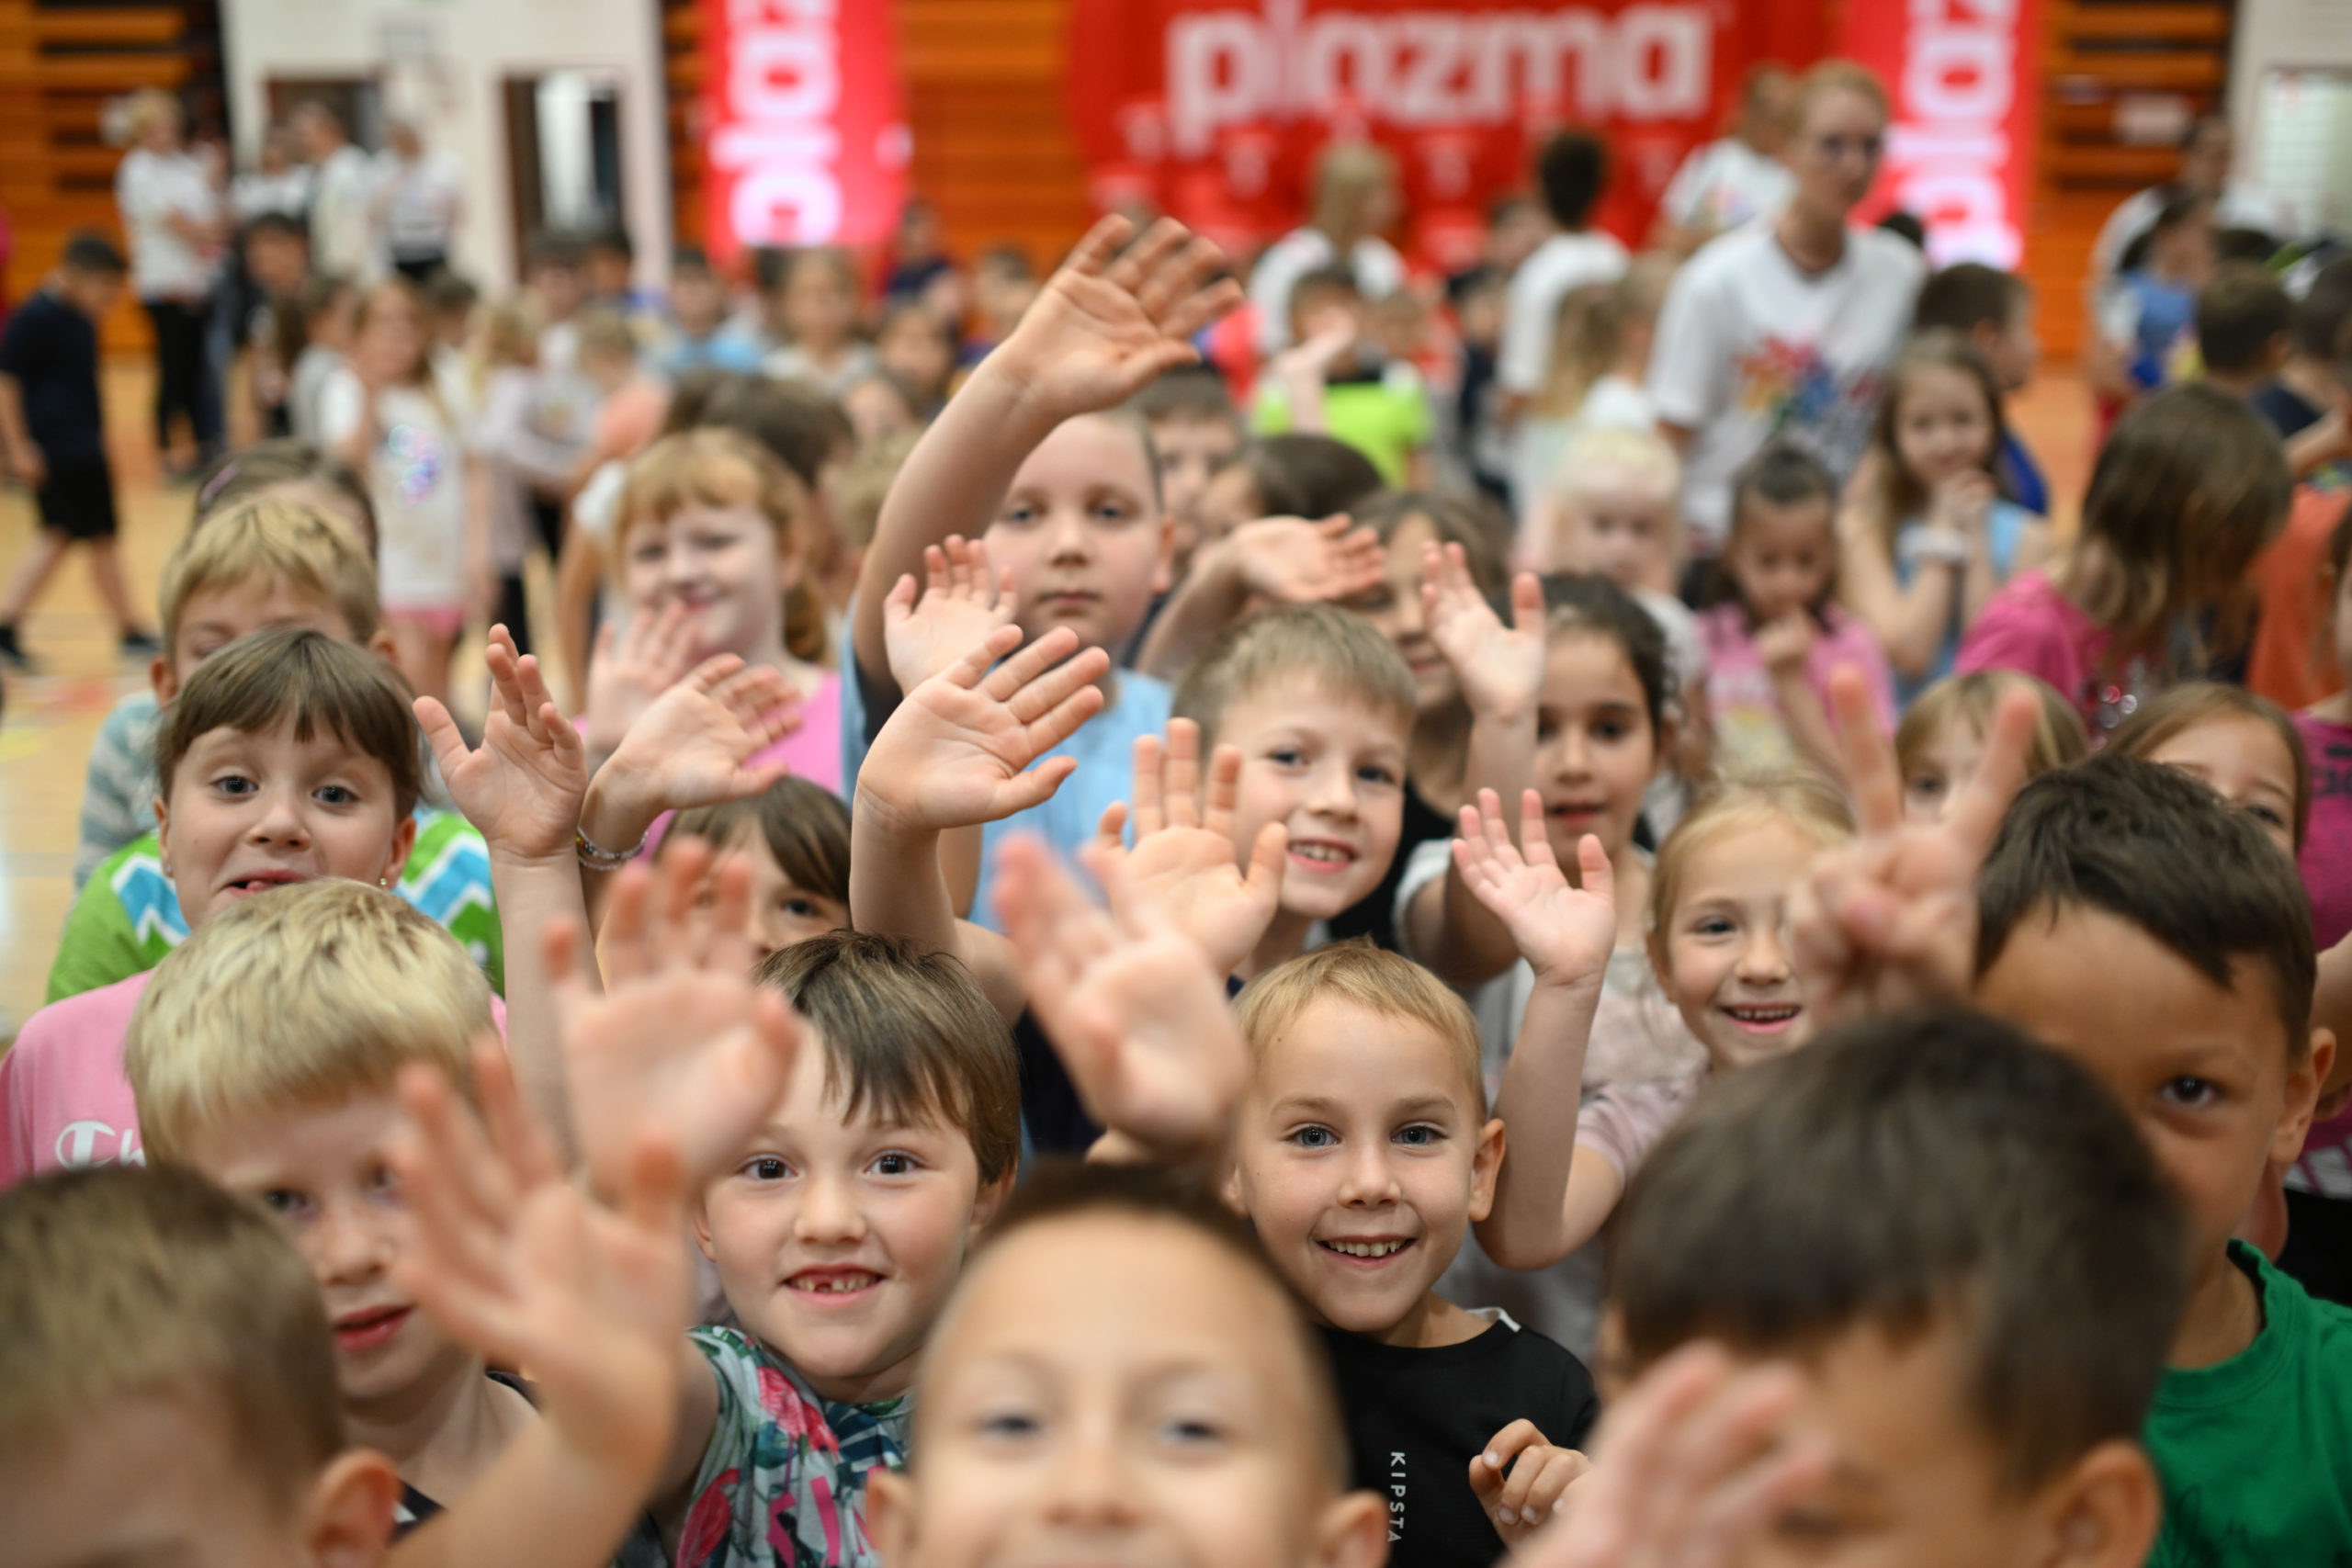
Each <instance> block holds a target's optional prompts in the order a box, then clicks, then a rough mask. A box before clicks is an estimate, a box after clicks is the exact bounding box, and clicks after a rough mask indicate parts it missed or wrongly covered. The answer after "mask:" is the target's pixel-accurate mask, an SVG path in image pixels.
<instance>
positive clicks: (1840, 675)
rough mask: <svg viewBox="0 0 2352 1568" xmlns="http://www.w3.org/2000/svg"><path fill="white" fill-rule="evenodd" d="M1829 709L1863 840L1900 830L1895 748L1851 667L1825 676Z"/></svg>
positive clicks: (1900, 789)
mask: <svg viewBox="0 0 2352 1568" xmlns="http://www.w3.org/2000/svg"><path fill="white" fill-rule="evenodd" d="M1829 706H1830V711H1831V712H1832V713H1833V714H1834V715H1835V716H1836V717H1837V720H1838V752H1839V753H1840V755H1842V756H1843V757H1844V759H1845V762H1846V784H1847V787H1848V788H1849V789H1851V790H1852V791H1853V792H1854V815H1855V819H1856V821H1857V823H1858V824H1859V825H1860V828H1861V830H1862V832H1863V833H1864V834H1865V835H1869V834H1876V833H1891V832H1893V831H1894V829H1897V828H1899V827H1901V826H1902V825H1903V781H1902V779H1901V777H1900V776H1899V775H1898V773H1897V770H1896V768H1895V765H1894V741H1892V740H1890V739H1888V738H1887V737H1886V736H1885V735H1884V734H1883V733H1882V732H1881V731H1880V729H1879V727H1878V713H1877V710H1876V709H1874V708H1873V707H1872V706H1871V693H1870V685H1869V683H1868V682H1866V681H1865V680H1864V679H1863V677H1862V672H1861V671H1860V670H1858V669H1856V668H1855V667H1854V666H1853V665H1850V664H1841V665H1839V666H1838V668H1836V669H1835V670H1832V671H1830V672H1829Z"/></svg>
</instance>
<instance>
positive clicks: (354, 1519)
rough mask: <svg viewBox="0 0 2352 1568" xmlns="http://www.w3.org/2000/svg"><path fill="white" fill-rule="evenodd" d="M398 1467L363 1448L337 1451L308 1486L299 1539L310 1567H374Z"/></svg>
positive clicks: (396, 1493)
mask: <svg viewBox="0 0 2352 1568" xmlns="http://www.w3.org/2000/svg"><path fill="white" fill-rule="evenodd" d="M400 1496H401V1478H400V1472H398V1471H395V1470H394V1469H393V1468H392V1461H390V1460H388V1459H386V1458H385V1457H384V1456H383V1455H382V1454H379V1453H377V1452H375V1451H374V1450H369V1449H350V1450H345V1452H343V1453H340V1454H337V1455H336V1456H335V1457H334V1459H333V1460H332V1461H329V1462H328V1464H327V1467H326V1469H325V1470H324V1471H322V1472H320V1475H319V1478H318V1480H317V1481H315V1482H313V1483H311V1495H310V1500H309V1502H308V1504H307V1505H306V1506H305V1507H304V1510H303V1520H302V1544H303V1546H304V1548H305V1549H306V1551H307V1553H308V1556H309V1560H310V1562H311V1564H312V1565H313V1568H375V1565H376V1564H377V1563H379V1562H382V1561H383V1560H384V1552H385V1549H386V1548H387V1547H389V1546H390V1544H391V1540H392V1506H393V1505H394V1504H396V1503H398V1502H399V1501H400Z"/></svg>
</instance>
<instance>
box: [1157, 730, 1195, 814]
mask: <svg viewBox="0 0 2352 1568" xmlns="http://www.w3.org/2000/svg"><path fill="white" fill-rule="evenodd" d="M1165 768H1166V776H1167V781H1168V782H1167V794H1166V797H1165V809H1166V811H1167V813H1168V822H1169V825H1170V827H1174V828H1197V827H1199V826H1200V825H1201V727H1200V726H1199V725H1198V724H1196V723H1194V722H1193V720H1191V719H1189V718H1171V719H1170V720H1169V721H1168V761H1167V762H1166V764H1165Z"/></svg>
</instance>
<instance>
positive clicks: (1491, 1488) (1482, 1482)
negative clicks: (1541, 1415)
mask: <svg viewBox="0 0 2352 1568" xmlns="http://www.w3.org/2000/svg"><path fill="white" fill-rule="evenodd" d="M1505 1467H1509V1469H1510V1474H1508V1475H1506V1474H1504V1473H1503V1472H1504V1469H1505ZM1591 1470H1592V1461H1590V1460H1589V1459H1587V1458H1585V1456H1584V1455H1582V1454H1580V1453H1578V1452H1577V1450H1574V1449H1563V1448H1555V1447H1554V1446H1553V1444H1552V1441H1551V1439H1550V1438H1546V1437H1544V1434H1543V1433H1542V1432H1541V1431H1539V1430H1537V1429H1536V1426H1535V1423H1534V1422H1532V1421H1525V1420H1521V1421H1514V1422H1512V1423H1511V1424H1510V1426H1508V1427H1504V1428H1503V1429H1502V1430H1501V1431H1499V1432H1497V1433H1496V1434H1495V1435H1494V1436H1493V1437H1492V1438H1488V1439H1487V1446H1486V1448H1485V1449H1484V1450H1481V1451H1480V1452H1478V1453H1477V1454H1476V1455H1475V1456H1473V1457H1472V1459H1471V1461H1470V1490H1471V1491H1472V1492H1474V1493H1476V1495H1477V1498H1478V1506H1480V1507H1482V1508H1484V1509H1486V1510H1487V1519H1488V1520H1489V1521H1490V1522H1491V1523H1492V1524H1493V1525H1494V1527H1495V1533H1496V1534H1497V1535H1498V1536H1500V1537H1502V1538H1503V1544H1504V1545H1505V1546H1508V1547H1517V1546H1518V1545H1519V1544H1520V1543H1521V1542H1522V1541H1524V1540H1527V1539H1528V1538H1529V1537H1531V1536H1532V1535H1533V1534H1534V1533H1535V1532H1536V1531H1537V1530H1538V1529H1541V1528H1543V1527H1544V1525H1547V1524H1550V1523H1551V1522H1552V1516H1553V1514H1554V1513H1555V1512H1556V1511H1557V1510H1559V1509H1561V1508H1562V1507H1564V1506H1566V1494H1567V1490H1568V1487H1569V1486H1570V1485H1571V1484H1572V1483H1575V1482H1577V1481H1581V1480H1582V1479H1584V1477H1585V1476H1586V1475H1587V1474H1589V1473H1590V1472H1591Z"/></svg>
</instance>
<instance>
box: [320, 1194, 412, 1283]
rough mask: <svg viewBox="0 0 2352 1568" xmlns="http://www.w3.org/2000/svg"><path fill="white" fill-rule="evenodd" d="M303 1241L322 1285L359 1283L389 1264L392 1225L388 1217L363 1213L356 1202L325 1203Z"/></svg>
mask: <svg viewBox="0 0 2352 1568" xmlns="http://www.w3.org/2000/svg"><path fill="white" fill-rule="evenodd" d="M302 1242H303V1248H302V1249H303V1250H304V1251H305V1252H307V1253H309V1254H310V1256H311V1267H312V1268H313V1269H316V1270H317V1271H318V1273H319V1277H320V1280H321V1282H322V1283H324V1284H331V1285H352V1284H358V1283H361V1282H363V1281H365V1280H372V1279H374V1278H375V1277H376V1276H377V1275H379V1274H380V1273H382V1272H383V1271H384V1270H385V1269H388V1268H390V1266H391V1260H392V1228H391V1225H390V1224H389V1222H388V1219H387V1217H386V1216H384V1215H382V1214H378V1213H366V1212H363V1210H362V1209H361V1208H360V1206H359V1205H356V1204H345V1203H334V1202H330V1203H327V1204H326V1205H324V1207H323V1210H322V1213H320V1215H319V1217H318V1219H317V1220H315V1221H314V1222H312V1223H311V1225H310V1227H309V1228H308V1229H307V1230H306V1231H305V1232H304V1234H303V1237H302Z"/></svg>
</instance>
